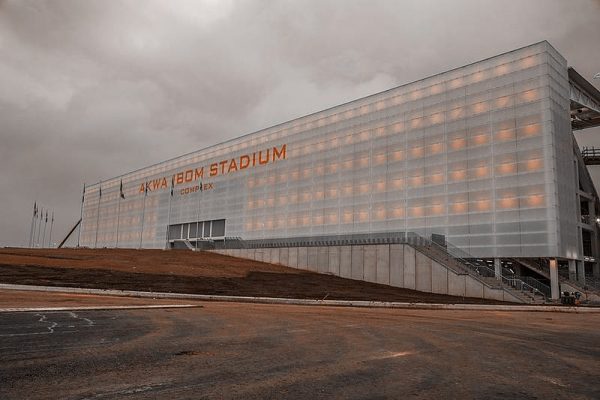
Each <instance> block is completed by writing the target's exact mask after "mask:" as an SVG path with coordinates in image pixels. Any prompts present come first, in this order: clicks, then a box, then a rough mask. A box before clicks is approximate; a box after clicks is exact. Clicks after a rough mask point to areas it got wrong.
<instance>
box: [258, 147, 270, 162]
mask: <svg viewBox="0 0 600 400" xmlns="http://www.w3.org/2000/svg"><path fill="white" fill-rule="evenodd" d="M258 163H259V164H261V165H264V164H268V163H269V150H267V156H266V157H265V159H264V160H263V159H262V151H259V152H258Z"/></svg>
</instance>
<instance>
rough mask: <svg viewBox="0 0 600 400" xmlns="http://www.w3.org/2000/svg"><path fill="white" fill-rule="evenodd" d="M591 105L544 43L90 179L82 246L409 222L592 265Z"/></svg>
mask: <svg viewBox="0 0 600 400" xmlns="http://www.w3.org/2000/svg"><path fill="white" fill-rule="evenodd" d="M577 96H579V97H577ZM575 97H577V98H575ZM599 104H600V96H598V93H597V91H595V88H594V87H593V86H592V85H590V84H589V83H588V82H587V81H585V80H584V79H583V78H581V77H580V76H579V75H578V74H577V73H576V72H575V71H573V70H572V69H570V68H568V66H567V61H566V60H565V59H564V58H563V57H562V56H561V55H560V54H559V53H558V52H557V51H556V50H555V49H554V48H553V47H552V46H551V45H550V44H549V43H548V42H545V41H544V42H540V43H537V44H534V45H531V46H527V47H524V48H520V49H517V50H514V51H511V52H508V53H505V54H501V55H498V56H495V57H492V58H489V59H486V60H483V61H480V62H476V63H473V64H469V65H467V66H464V67H461V68H457V69H454V70H451V71H448V72H444V73H441V74H438V75H435V76H432V77H429V78H425V79H422V80H419V81H417V82H413V83H409V84H406V85H402V86H399V87H396V88H393V89H390V90H387V91H384V92H381V93H377V94H375V95H371V96H368V97H365V98H361V99H358V100H355V101H351V102H349V103H346V104H343V105H340V106H337V107H333V108H330V109H327V110H324V111H320V112H317V113H314V114H311V115H308V116H304V117H301V118H298V119H294V120H292V121H289V122H286V123H283V124H279V125H276V126H273V127H270V128H267V129H264V130H261V131H258V132H255V133H252V134H249V135H246V136H242V137H240V138H237V139H233V140H230V141H227V142H224V143H221V144H218V145H215V146H211V147H209V148H206V149H202V150H199V151H196V152H193V153H189V154H186V155H183V156H181V157H178V158H175V159H172V160H169V161H165V162H162V163H159V164H156V165H152V166H149V167H147V168H142V169H140V170H137V171H133V172H130V173H127V174H124V175H122V176H119V177H115V178H112V179H109V180H106V181H103V182H99V183H97V184H94V185H90V186H88V187H87V188H86V190H85V195H84V202H83V206H82V221H81V227H80V239H79V240H80V245H81V246H89V247H133V248H165V247H173V246H174V245H175V244H176V243H178V242H185V243H187V244H188V245H189V244H191V245H192V246H198V245H199V244H202V243H206V242H212V243H218V242H220V241H227V240H240V239H241V240H244V241H258V240H260V241H263V243H268V241H269V240H282V239H285V240H292V239H294V238H326V237H330V238H331V237H365V235H366V237H369V236H372V237H375V236H377V237H386V235H389V236H393V235H396V234H398V233H399V232H404V233H407V232H413V233H415V234H417V235H420V236H422V237H425V238H431V237H432V235H433V236H434V237H438V238H439V237H443V238H444V239H443V240H444V242H445V243H447V244H451V245H452V246H455V247H456V248H457V249H460V250H461V251H463V252H464V253H465V254H469V255H471V256H472V257H476V258H482V259H483V258H489V259H500V258H511V259H513V258H516V259H519V258H541V259H548V260H559V261H563V262H565V263H568V262H572V263H581V265H582V268H583V265H584V264H583V263H584V262H587V263H588V264H587V266H588V269H590V271H592V270H593V271H594V273H596V274H597V273H598V271H597V269H598V263H597V261H596V260H597V258H598V250H599V249H598V224H597V223H596V215H599V214H598V199H597V194H596V190H595V188H594V187H593V184H592V183H591V179H590V178H589V174H588V172H587V168H586V166H585V165H584V162H583V158H582V156H581V154H580V152H579V149H578V146H577V144H576V142H575V139H574V137H573V134H572V132H573V129H580V128H585V127H587V126H595V125H596V124H595V122H597V120H594V118H595V117H596V114H595V113H597V112H599V111H600V110H599V109H600V106H599ZM582 109H585V112H586V113H587V114H586V115H591V117H589V118H588V117H586V118H581V115H577V113H578V112H580V114H581V110H582ZM582 115H583V114H582ZM590 121H592V122H590ZM586 123H587V125H586ZM577 124H579V125H577Z"/></svg>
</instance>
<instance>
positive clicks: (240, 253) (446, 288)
mask: <svg viewBox="0 0 600 400" xmlns="http://www.w3.org/2000/svg"><path fill="white" fill-rule="evenodd" d="M215 252H217V253H220V254H225V255H230V256H234V257H241V258H247V259H251V260H256V261H264V262H270V263H273V264H281V265H285V266H287V267H291V268H298V269H303V270H308V271H314V272H318V273H325V274H332V275H336V276H340V277H343V278H350V279H356V280H362V281H367V282H375V283H380V284H384V285H390V286H395V287H400V288H406V289H415V290H419V291H422V292H428V293H438V294H448V295H452V296H459V297H477V298H484V299H490V300H500V301H512V302H517V303H521V302H522V300H521V299H519V298H517V297H515V296H513V295H512V294H511V293H509V292H507V291H506V290H503V289H500V288H494V287H490V286H488V285H486V284H484V283H483V282H481V281H479V280H477V279H476V278H474V277H472V276H470V275H466V274H457V273H456V272H454V271H453V270H451V269H449V268H447V267H446V266H445V265H442V264H440V263H438V262H436V261H434V260H433V259H431V258H429V257H428V256H427V255H425V254H423V253H421V252H419V251H417V250H416V249H415V248H414V247H411V246H409V245H405V244H389V245H388V244H383V245H382V244H379V245H364V246H363V245H360V246H359V245H357V246H322V247H290V248H270V249H234V250H215Z"/></svg>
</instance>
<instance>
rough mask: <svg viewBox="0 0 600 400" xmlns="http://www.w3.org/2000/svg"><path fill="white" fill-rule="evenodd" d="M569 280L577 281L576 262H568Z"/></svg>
mask: <svg viewBox="0 0 600 400" xmlns="http://www.w3.org/2000/svg"><path fill="white" fill-rule="evenodd" d="M569 280H571V281H576V280H577V260H569Z"/></svg>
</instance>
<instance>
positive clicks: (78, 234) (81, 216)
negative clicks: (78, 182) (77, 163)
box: [77, 182, 85, 247]
mask: <svg viewBox="0 0 600 400" xmlns="http://www.w3.org/2000/svg"><path fill="white" fill-rule="evenodd" d="M84 201H85V182H84V183H83V193H82V194H81V210H80V211H79V232H77V247H79V239H81V226H82V225H83V203H84Z"/></svg>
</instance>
